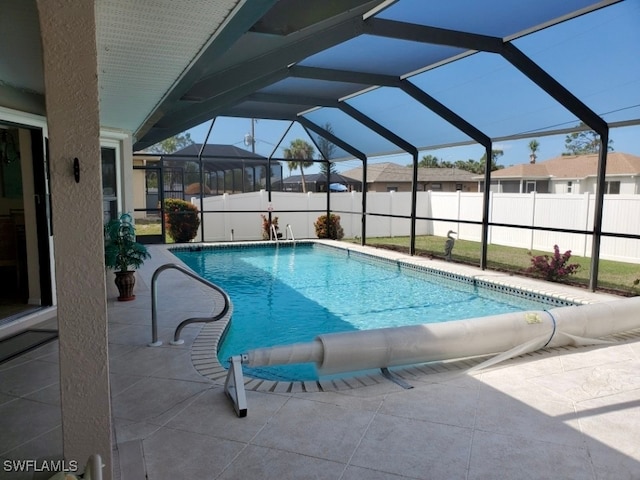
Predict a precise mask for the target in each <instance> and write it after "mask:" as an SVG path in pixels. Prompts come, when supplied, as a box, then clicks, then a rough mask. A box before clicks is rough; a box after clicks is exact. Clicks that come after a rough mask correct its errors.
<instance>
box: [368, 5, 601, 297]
mask: <svg viewBox="0 0 640 480" xmlns="http://www.w3.org/2000/svg"><path fill="white" fill-rule="evenodd" d="M364 30H365V33H367V34H370V35H377V36H382V37H388V38H396V39H403V40H410V41H415V42H422V43H427V44H437V45H447V46H452V47H458V48H464V49H469V50H473V51H483V52H489V53H495V54H498V55H500V56H502V57H503V58H504V59H505V60H506V61H508V62H509V63H510V64H511V65H512V66H513V67H515V68H517V69H518V70H519V71H520V72H521V73H522V74H524V75H525V76H526V77H527V78H528V79H529V80H531V81H532V82H534V83H535V84H536V85H538V87H540V88H541V89H542V90H544V91H545V92H546V93H547V94H549V95H550V96H551V97H552V98H554V99H555V100H556V101H557V102H558V103H560V104H561V105H562V106H564V107H565V108H566V109H567V110H569V111H570V112H571V113H573V114H574V115H575V116H576V117H577V118H578V119H580V120H581V121H582V122H584V123H585V124H586V125H587V126H588V127H589V128H591V129H592V130H593V131H594V132H596V134H598V135H599V136H600V140H601V143H600V152H599V156H598V177H597V187H596V207H595V212H594V222H593V223H594V225H593V242H592V251H591V270H590V275H589V288H590V289H591V290H593V291H595V290H596V288H597V283H598V263H599V260H600V243H601V236H602V210H603V205H604V189H605V174H606V165H607V151H608V139H609V126H608V124H607V122H606V121H605V120H604V119H602V118H601V117H600V116H599V115H598V114H596V113H595V112H594V111H593V110H591V109H590V108H589V107H588V106H587V105H586V104H584V103H583V102H582V101H581V100H580V99H578V98H577V97H576V96H575V95H573V94H572V93H571V92H570V91H569V90H567V89H566V88H565V87H564V86H563V85H562V84H560V83H559V82H558V81H557V80H556V79H555V78H553V77H552V76H551V75H549V74H548V73H547V72H546V71H545V70H544V69H542V68H541V67H540V66H539V65H538V64H536V63H535V62H534V61H533V60H531V59H530V58H529V57H527V56H526V55H525V54H524V53H523V52H522V51H520V50H519V49H518V48H517V47H516V46H515V45H513V44H512V43H511V42H510V41H504V40H503V39H502V38H499V37H492V36H488V35H480V34H474V33H468V32H461V31H456V30H448V29H442V28H436V27H430V26H423V25H414V24H410V23H405V22H399V21H394V20H386V19H379V18H374V17H372V18H368V19H367V20H366V21H365V22H364ZM472 138H473V137H472ZM480 143H482V142H480ZM483 145H485V148H486V149H487V153H486V155H487V164H486V165H487V166H488V165H490V164H489V162H490V161H491V148H490V146H487V145H486V144H484V143H483ZM490 180H491V168H490V167H489V168H485V178H484V182H485V196H484V202H485V205H484V212H483V222H482V228H483V232H482V237H483V238H482V251H483V253H482V259H481V263H484V262H485V261H486V249H487V241H488V201H489V195H488V191H489V189H490V185H491V182H490Z"/></svg>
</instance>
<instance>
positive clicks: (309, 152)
mask: <svg viewBox="0 0 640 480" xmlns="http://www.w3.org/2000/svg"><path fill="white" fill-rule="evenodd" d="M315 153H316V152H315V149H314V148H313V145H311V144H309V143H308V142H305V141H304V140H302V139H301V138H296V139H295V140H292V141H291V144H290V145H289V146H288V147H287V148H285V149H284V158H286V159H287V160H288V161H287V166H288V167H289V170H296V169H297V168H300V176H301V177H302V191H303V192H304V193H307V184H306V182H305V179H304V169H305V168H308V167H310V166H311V165H313V162H310V161H305V160H313V157H314V155H315Z"/></svg>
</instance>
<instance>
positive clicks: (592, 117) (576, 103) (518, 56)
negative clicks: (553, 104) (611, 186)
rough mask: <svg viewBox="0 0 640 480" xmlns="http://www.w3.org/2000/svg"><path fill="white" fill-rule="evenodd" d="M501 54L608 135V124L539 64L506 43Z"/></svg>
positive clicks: (555, 97) (587, 123) (566, 105)
mask: <svg viewBox="0 0 640 480" xmlns="http://www.w3.org/2000/svg"><path fill="white" fill-rule="evenodd" d="M500 54H501V55H502V56H503V57H504V59H505V60H507V61H508V62H509V63H511V65H513V66H514V67H516V68H517V69H518V70H520V72H522V73H523V74H524V75H526V76H527V78H529V80H531V81H532V82H534V83H535V84H536V85H538V86H539V87H540V88H541V89H542V90H544V91H545V92H547V93H548V94H549V95H551V96H552V97H553V98H554V99H555V100H556V101H557V102H558V103H559V104H560V105H562V106H563V107H565V108H566V109H567V110H569V111H570V112H571V113H573V114H574V115H575V116H576V117H578V118H579V119H580V120H582V121H583V122H584V123H585V124H586V125H588V126H589V127H590V128H591V129H592V130H594V131H595V132H596V133H597V134H598V135H600V136H604V135H607V134H608V131H609V127H608V125H607V122H605V121H604V120H603V119H602V118H601V117H600V116H599V115H598V114H597V113H595V112H594V111H593V110H591V109H590V108H589V107H588V106H587V105H585V104H584V103H583V102H582V101H581V100H580V99H578V97H576V96H575V95H574V94H573V93H571V92H570V91H569V90H567V89H566V88H565V87H564V86H563V85H561V84H560V82H558V81H557V80H556V79H555V78H553V77H552V76H551V75H549V74H548V73H547V72H546V71H544V70H543V69H542V68H541V67H540V66H539V65H538V64H536V63H535V62H534V61H533V60H531V59H530V58H529V57H527V56H526V55H525V54H524V53H522V51H520V50H519V49H518V48H517V47H516V46H515V45H513V44H512V43H505V44H504V45H503V48H502V50H501V52H500Z"/></svg>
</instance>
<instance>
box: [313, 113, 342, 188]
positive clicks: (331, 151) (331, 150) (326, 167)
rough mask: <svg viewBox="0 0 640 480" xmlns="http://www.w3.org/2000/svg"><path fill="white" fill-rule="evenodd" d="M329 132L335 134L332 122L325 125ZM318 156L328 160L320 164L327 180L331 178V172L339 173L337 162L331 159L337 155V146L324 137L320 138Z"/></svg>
mask: <svg viewBox="0 0 640 480" xmlns="http://www.w3.org/2000/svg"><path fill="white" fill-rule="evenodd" d="M322 128H324V129H325V130H326V131H327V132H329V133H331V134H333V128H332V127H331V124H330V123H328V122H327V123H325V124H324V125H323V127H322ZM318 150H320V151H319V152H318V158H319V159H320V160H327V161H326V162H322V163H321V164H320V173H322V174H323V175H324V176H325V178H326V179H327V182H329V181H330V179H331V174H333V173H338V170H337V169H336V164H335V163H333V162H331V161H330V160H331V159H332V158H333V157H334V156H335V151H336V146H335V145H334V144H333V143H331V142H330V141H329V140H327V139H326V138H324V137H319V138H318Z"/></svg>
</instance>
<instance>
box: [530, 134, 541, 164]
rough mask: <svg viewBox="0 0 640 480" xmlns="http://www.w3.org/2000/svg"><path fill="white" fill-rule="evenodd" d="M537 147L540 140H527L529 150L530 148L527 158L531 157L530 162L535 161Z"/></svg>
mask: <svg viewBox="0 0 640 480" xmlns="http://www.w3.org/2000/svg"><path fill="white" fill-rule="evenodd" d="M539 148H540V142H538V140H535V139H534V140H531V141H530V142H529V150H531V155H529V158H530V159H531V163H536V158H537V157H536V152H537V151H538V149H539Z"/></svg>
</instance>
